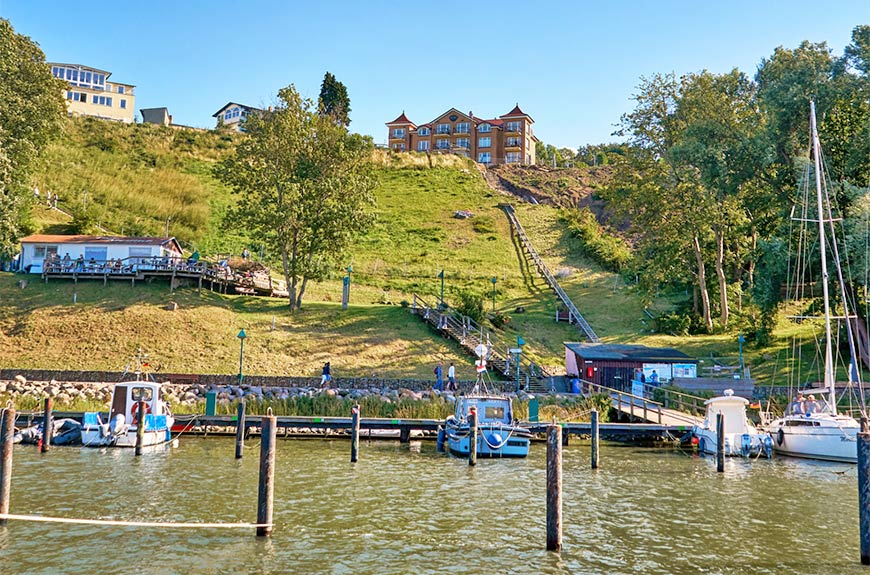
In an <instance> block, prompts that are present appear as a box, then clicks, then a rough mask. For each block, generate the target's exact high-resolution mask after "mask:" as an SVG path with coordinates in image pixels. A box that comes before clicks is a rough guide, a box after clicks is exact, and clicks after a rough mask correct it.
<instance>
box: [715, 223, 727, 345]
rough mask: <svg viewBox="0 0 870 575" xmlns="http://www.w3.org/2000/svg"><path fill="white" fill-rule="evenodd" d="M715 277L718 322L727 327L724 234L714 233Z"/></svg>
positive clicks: (719, 231)
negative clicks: (717, 292) (717, 297)
mask: <svg viewBox="0 0 870 575" xmlns="http://www.w3.org/2000/svg"><path fill="white" fill-rule="evenodd" d="M716 277H717V278H719V322H720V323H721V325H722V328H723V329H725V328H726V327H727V326H728V280H727V279H725V233H724V232H723V231H722V230H721V229H720V230H717V231H716Z"/></svg>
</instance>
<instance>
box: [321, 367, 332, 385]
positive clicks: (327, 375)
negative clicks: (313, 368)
mask: <svg viewBox="0 0 870 575" xmlns="http://www.w3.org/2000/svg"><path fill="white" fill-rule="evenodd" d="M331 372H332V370H331V369H330V367H329V362H328V361H327V362H326V363H324V364H323V372H322V373H321V375H320V387H329V382H330V381H332V373H331Z"/></svg>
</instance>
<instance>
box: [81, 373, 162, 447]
mask: <svg viewBox="0 0 870 575" xmlns="http://www.w3.org/2000/svg"><path fill="white" fill-rule="evenodd" d="M140 400H142V401H144V402H145V417H144V420H145V421H144V425H145V432H144V435H143V443H142V444H143V446H148V445H158V444H160V443H165V442H167V441H169V440H170V439H171V438H172V424H173V423H174V421H175V420H174V418H173V417H172V414H171V413H170V412H169V406H168V405H167V404H166V402H165V401H164V400H163V397H162V396H161V392H160V384H159V383H154V382H150V381H125V382H121V383H116V384H115V387H114V388H113V390H112V406H111V410H110V412H109V420H108V421H105V422H104V421H103V420H102V418H101V416H100V414H99V413H98V412H87V413H85V415H84V421H83V424H82V444H83V445H84V446H85V447H107V446H108V447H136V434H137V432H138V428H139V425H140V422H139V421H138V415H139V401H140Z"/></svg>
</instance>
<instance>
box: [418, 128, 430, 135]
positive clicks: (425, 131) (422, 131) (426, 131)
mask: <svg viewBox="0 0 870 575" xmlns="http://www.w3.org/2000/svg"><path fill="white" fill-rule="evenodd" d="M417 134H418V135H420V136H428V135H429V128H420V129H419V130H417Z"/></svg>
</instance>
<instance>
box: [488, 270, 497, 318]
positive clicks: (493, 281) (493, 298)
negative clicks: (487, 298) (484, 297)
mask: <svg viewBox="0 0 870 575" xmlns="http://www.w3.org/2000/svg"><path fill="white" fill-rule="evenodd" d="M489 281H491V282H492V311H495V282H497V281H498V278H497V277H493V278H492V279H491V280H489Z"/></svg>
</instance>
